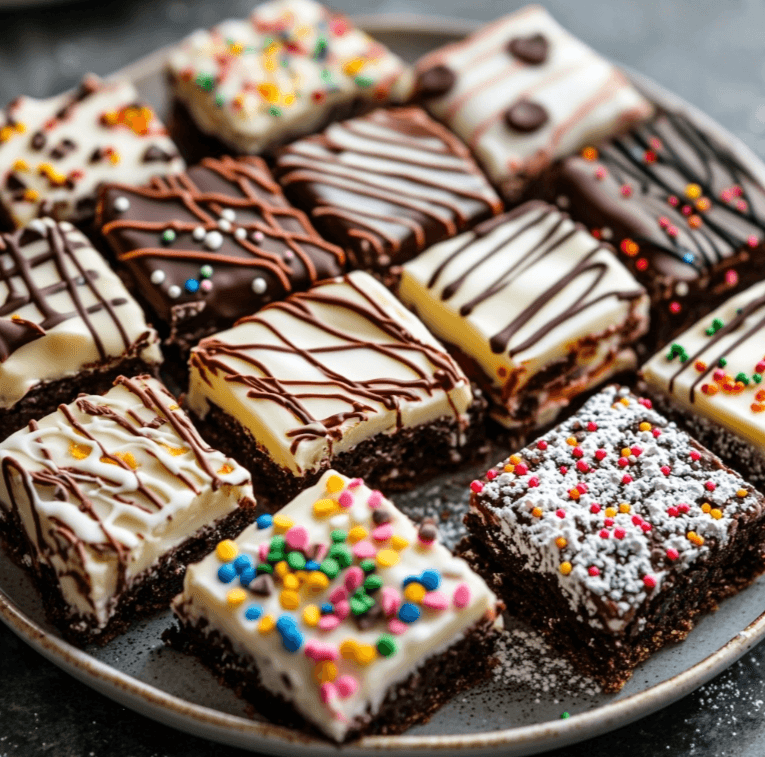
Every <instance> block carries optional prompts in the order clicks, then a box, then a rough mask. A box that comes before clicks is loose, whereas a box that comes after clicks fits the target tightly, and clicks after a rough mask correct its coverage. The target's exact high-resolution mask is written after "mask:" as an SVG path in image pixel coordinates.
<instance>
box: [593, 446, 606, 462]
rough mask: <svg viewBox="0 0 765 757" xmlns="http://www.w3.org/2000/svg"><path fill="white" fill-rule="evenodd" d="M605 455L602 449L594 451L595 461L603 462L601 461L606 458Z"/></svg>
mask: <svg viewBox="0 0 765 757" xmlns="http://www.w3.org/2000/svg"><path fill="white" fill-rule="evenodd" d="M607 454H608V452H606V451H605V450H604V449H596V450H595V458H596V459H597V460H603V459H605V457H606V455H607Z"/></svg>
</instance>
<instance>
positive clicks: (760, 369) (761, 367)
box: [754, 360, 765, 373]
mask: <svg viewBox="0 0 765 757" xmlns="http://www.w3.org/2000/svg"><path fill="white" fill-rule="evenodd" d="M754 370H755V371H757V373H765V360H760V362H759V363H757V365H755V366H754Z"/></svg>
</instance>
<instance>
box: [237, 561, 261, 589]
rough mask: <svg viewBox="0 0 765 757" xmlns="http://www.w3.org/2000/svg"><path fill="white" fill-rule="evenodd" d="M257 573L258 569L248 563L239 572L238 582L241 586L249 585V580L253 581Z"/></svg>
mask: <svg viewBox="0 0 765 757" xmlns="http://www.w3.org/2000/svg"><path fill="white" fill-rule="evenodd" d="M257 575H258V571H257V570H256V569H255V568H254V567H253V566H252V565H249V566H248V567H246V568H245V569H244V570H243V571H242V572H241V573H240V574H239V583H240V584H242V586H249V585H250V582H252V581H254V580H255V576H257Z"/></svg>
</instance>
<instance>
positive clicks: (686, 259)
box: [683, 252, 696, 265]
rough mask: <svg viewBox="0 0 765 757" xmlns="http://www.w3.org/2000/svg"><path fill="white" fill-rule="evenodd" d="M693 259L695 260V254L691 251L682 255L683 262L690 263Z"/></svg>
mask: <svg viewBox="0 0 765 757" xmlns="http://www.w3.org/2000/svg"><path fill="white" fill-rule="evenodd" d="M694 260H696V256H695V255H694V254H693V253H692V252H686V253H685V255H683V262H684V263H687V264H688V265H691V263H693V261H694Z"/></svg>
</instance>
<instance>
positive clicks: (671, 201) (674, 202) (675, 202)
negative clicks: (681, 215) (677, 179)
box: [667, 195, 680, 208]
mask: <svg viewBox="0 0 765 757" xmlns="http://www.w3.org/2000/svg"><path fill="white" fill-rule="evenodd" d="M667 202H668V203H669V204H670V205H671V206H672V207H673V208H676V207H677V206H678V205H679V204H680V200H678V199H677V197H675V195H670V196H669V197H667Z"/></svg>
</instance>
